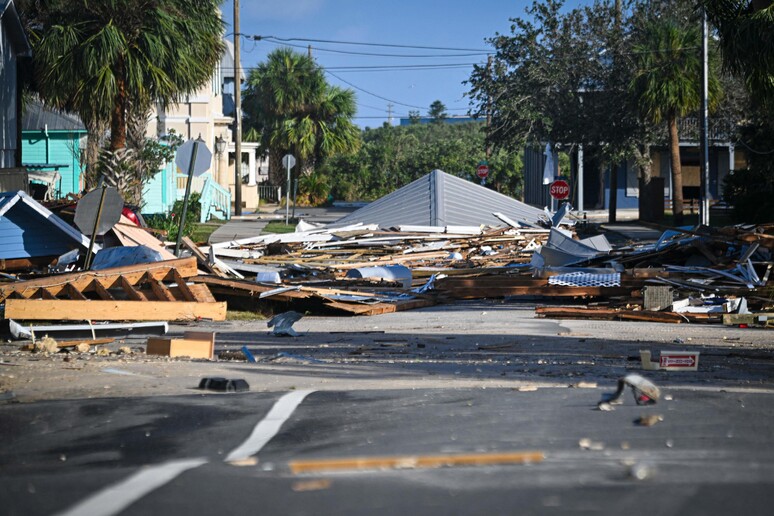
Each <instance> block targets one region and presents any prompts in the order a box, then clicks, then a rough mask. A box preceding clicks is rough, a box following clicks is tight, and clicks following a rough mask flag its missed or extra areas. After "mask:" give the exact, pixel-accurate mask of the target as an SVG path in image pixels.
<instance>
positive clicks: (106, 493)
mask: <svg viewBox="0 0 774 516" xmlns="http://www.w3.org/2000/svg"><path fill="white" fill-rule="evenodd" d="M313 392H314V391H311V390H310V391H293V392H290V393H288V394H285V395H284V396H282V397H281V398H280V399H279V400H277V402H276V403H274V406H272V408H271V410H270V411H269V413H268V414H266V417H264V418H263V419H262V420H261V421H259V422H258V424H257V425H256V426H255V428H254V429H253V432H252V433H251V434H250V437H248V438H247V440H246V441H245V442H243V443H242V444H241V445H239V446H238V447H237V448H235V449H234V450H233V451H232V452H231V453H229V454H228V457H226V459H225V461H226V462H229V461H237V460H244V459H247V458H249V457H251V456H252V455H255V454H256V453H258V452H259V451H260V450H261V448H263V447H264V446H266V443H268V442H269V441H270V440H271V439H272V438H273V437H274V436H275V435H277V432H279V429H280V427H282V425H283V424H284V423H285V421H287V420H288V418H289V417H290V416H291V415H292V414H293V411H295V410H296V408H297V407H298V406H299V405H300V404H301V402H302V401H304V398H306V397H307V396H308V395H310V394H311V393H313ZM207 462H208V461H207V459H205V458H196V459H182V460H173V461H169V462H165V463H163V464H159V465H157V466H148V467H145V468H143V469H141V470H140V471H138V472H137V473H135V474H134V475H132V476H130V477H129V478H127V479H126V480H123V481H121V482H117V483H115V484H113V485H111V486H108V487H106V488H105V489H103V490H102V491H100V492H98V493H96V494H94V495H92V496H90V497H88V498H86V499H85V500H83V501H82V502H79V503H78V504H76V505H73V506H72V507H70V508H69V509H67V510H65V511H63V512H59V513H57V514H56V515H55V516H84V515H88V516H114V515H115V514H118V513H119V512H121V511H123V510H124V509H126V508H127V507H129V506H130V505H131V504H133V503H134V502H136V501H137V500H139V499H140V498H142V497H143V496H145V495H147V494H148V493H150V492H151V491H153V490H155V489H158V488H159V487H161V486H163V485H164V484H167V483H168V482H171V481H172V480H174V479H175V478H176V477H177V476H178V475H180V474H182V473H184V472H186V471H188V470H189V469H194V468H198V467H199V466H202V465H204V464H206V463H207Z"/></svg>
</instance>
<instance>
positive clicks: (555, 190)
mask: <svg viewBox="0 0 774 516" xmlns="http://www.w3.org/2000/svg"><path fill="white" fill-rule="evenodd" d="M548 193H550V194H551V197H553V198H554V199H557V200H560V201H561V200H564V199H567V198H568V197H569V196H570V183H568V182H567V181H565V180H564V179H557V180H556V181H554V182H553V183H551V187H550V188H549V189H548Z"/></svg>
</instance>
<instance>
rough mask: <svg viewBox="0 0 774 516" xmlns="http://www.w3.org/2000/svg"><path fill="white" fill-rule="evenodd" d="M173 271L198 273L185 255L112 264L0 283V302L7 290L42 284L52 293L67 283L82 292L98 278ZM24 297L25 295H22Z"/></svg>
mask: <svg viewBox="0 0 774 516" xmlns="http://www.w3.org/2000/svg"><path fill="white" fill-rule="evenodd" d="M173 270H175V271H177V273H178V274H179V275H180V276H182V277H183V278H190V277H193V276H196V275H197V274H198V273H199V270H198V268H197V267H196V258H194V257H192V256H189V257H187V258H178V259H176V260H166V261H163V262H154V263H140V264H136V265H127V266H124V267H114V268H111V269H103V270H101V271H86V272H76V273H70V274H59V275H56V276H50V277H46V278H38V279H34V280H28V281H17V282H14V283H8V284H3V285H0V302H2V301H3V300H4V299H5V298H7V297H8V296H9V295H10V294H11V292H20V293H21V294H22V296H25V294H24V292H25V291H28V290H32V291H35V290H37V289H38V288H41V287H45V288H48V289H50V290H51V292H52V293H53V294H54V295H59V293H60V292H61V291H62V289H63V288H64V285H65V284H71V285H72V286H73V287H75V288H76V289H77V290H80V291H81V292H83V291H84V290H85V289H86V288H87V287H88V286H89V285H90V284H91V282H92V281H93V280H94V279H96V278H99V279H100V281H102V282H103V283H104V284H106V285H109V284H112V283H113V282H115V281H116V279H118V277H119V276H122V277H123V278H124V279H125V280H126V281H128V282H129V283H130V284H132V285H134V284H136V283H137V282H138V281H140V280H141V279H142V278H143V277H144V276H145V274H146V273H147V272H150V273H151V274H152V275H153V277H154V278H155V279H157V280H160V281H163V280H165V279H166V280H169V281H171V280H172V274H171V273H172V271H173ZM25 297H28V296H25Z"/></svg>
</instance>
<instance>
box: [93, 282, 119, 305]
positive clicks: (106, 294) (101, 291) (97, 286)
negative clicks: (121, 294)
mask: <svg viewBox="0 0 774 516" xmlns="http://www.w3.org/2000/svg"><path fill="white" fill-rule="evenodd" d="M91 287H92V288H93V289H94V292H96V293H97V295H98V296H99V297H100V299H102V300H105V301H112V300H114V299H115V298H114V297H113V294H111V293H110V291H108V289H106V288H105V287H104V286H103V285H102V283H100V281H99V280H98V279H95V280H94V281H93V282H92V283H91Z"/></svg>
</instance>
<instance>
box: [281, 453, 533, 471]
mask: <svg viewBox="0 0 774 516" xmlns="http://www.w3.org/2000/svg"><path fill="white" fill-rule="evenodd" d="M544 458H545V455H544V454H543V452H540V451H523V452H493V453H461V454H441V455H403V456H400V455H396V456H381V457H346V458H337V459H312V460H294V461H291V462H289V463H288V466H289V467H290V471H291V472H292V473H293V474H294V475H299V474H302V473H313V474H314V473H318V474H319V473H323V472H331V471H346V470H353V471H358V470H385V469H406V468H412V469H418V468H441V467H452V466H494V465H498V464H532V463H538V462H542V461H543V459H544Z"/></svg>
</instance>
